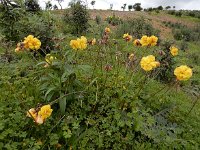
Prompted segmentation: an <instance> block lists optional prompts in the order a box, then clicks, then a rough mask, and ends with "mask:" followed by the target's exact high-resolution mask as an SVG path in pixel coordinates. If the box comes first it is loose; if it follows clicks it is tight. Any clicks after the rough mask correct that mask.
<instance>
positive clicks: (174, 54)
mask: <svg viewBox="0 0 200 150" xmlns="http://www.w3.org/2000/svg"><path fill="white" fill-rule="evenodd" d="M170 53H171V54H172V56H176V55H178V48H176V47H174V46H171V47H170Z"/></svg>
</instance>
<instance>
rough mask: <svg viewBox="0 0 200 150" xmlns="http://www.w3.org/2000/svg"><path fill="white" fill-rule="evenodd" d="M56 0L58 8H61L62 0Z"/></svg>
mask: <svg viewBox="0 0 200 150" xmlns="http://www.w3.org/2000/svg"><path fill="white" fill-rule="evenodd" d="M56 1H57V2H58V4H59V5H60V9H61V10H62V5H61V3H62V2H63V1H64V0H56Z"/></svg>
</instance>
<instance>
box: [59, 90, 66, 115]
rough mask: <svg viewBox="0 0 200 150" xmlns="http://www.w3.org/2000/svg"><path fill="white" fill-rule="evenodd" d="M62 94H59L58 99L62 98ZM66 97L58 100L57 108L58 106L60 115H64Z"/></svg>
mask: <svg viewBox="0 0 200 150" xmlns="http://www.w3.org/2000/svg"><path fill="white" fill-rule="evenodd" d="M63 95H64V94H63V93H61V94H60V97H62V96H63ZM66 101H67V97H63V98H60V99H59V106H60V112H61V114H64V113H65V109H66V104H67V102H66Z"/></svg>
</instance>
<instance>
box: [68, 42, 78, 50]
mask: <svg viewBox="0 0 200 150" xmlns="http://www.w3.org/2000/svg"><path fill="white" fill-rule="evenodd" d="M70 46H71V47H72V48H73V49H74V50H77V49H78V48H79V42H78V41H77V40H71V41H70Z"/></svg>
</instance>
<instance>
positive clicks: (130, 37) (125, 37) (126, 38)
mask: <svg viewBox="0 0 200 150" xmlns="http://www.w3.org/2000/svg"><path fill="white" fill-rule="evenodd" d="M123 39H125V40H126V41H127V42H129V41H131V40H132V36H131V35H129V34H128V33H126V34H124V35H123Z"/></svg>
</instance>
